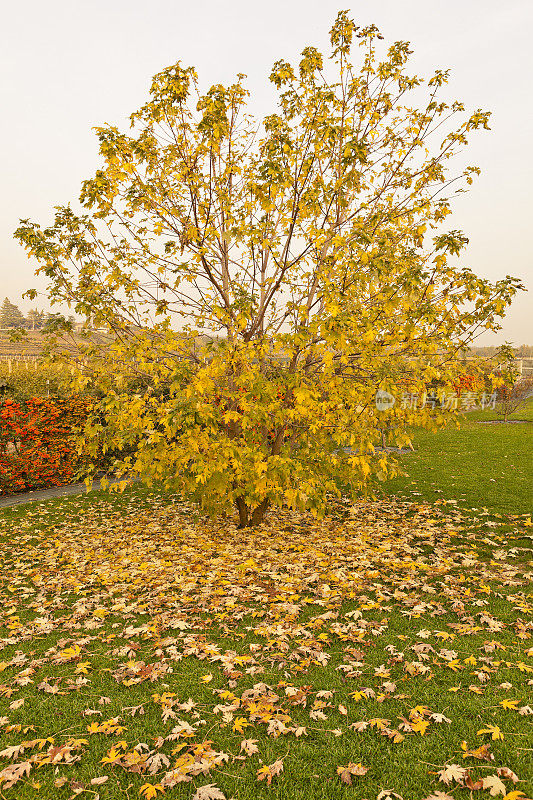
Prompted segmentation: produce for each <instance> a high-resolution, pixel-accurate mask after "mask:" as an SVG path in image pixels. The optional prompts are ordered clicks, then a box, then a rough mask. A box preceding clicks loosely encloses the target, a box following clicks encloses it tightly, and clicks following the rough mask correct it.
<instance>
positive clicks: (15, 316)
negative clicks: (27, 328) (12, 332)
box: [0, 297, 24, 328]
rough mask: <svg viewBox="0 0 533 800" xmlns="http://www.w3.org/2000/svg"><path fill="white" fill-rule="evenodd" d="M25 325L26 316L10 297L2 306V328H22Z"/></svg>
mask: <svg viewBox="0 0 533 800" xmlns="http://www.w3.org/2000/svg"><path fill="white" fill-rule="evenodd" d="M22 325H24V315H23V313H22V311H21V310H20V308H19V307H18V306H17V305H16V304H15V303H12V302H11V301H10V300H9V298H8V297H4V302H3V303H2V305H1V306H0V328H20V327H22Z"/></svg>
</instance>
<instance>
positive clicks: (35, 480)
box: [0, 397, 91, 494]
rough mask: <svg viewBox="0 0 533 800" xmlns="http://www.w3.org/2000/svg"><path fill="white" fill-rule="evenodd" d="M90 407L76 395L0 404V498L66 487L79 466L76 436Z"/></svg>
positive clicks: (7, 400) (83, 399) (7, 401)
mask: <svg viewBox="0 0 533 800" xmlns="http://www.w3.org/2000/svg"><path fill="white" fill-rule="evenodd" d="M90 404H91V401H90V400H89V399H87V398H79V397H69V398H53V399H52V398H41V397H32V398H30V399H29V400H26V401H25V402H20V403H17V402H15V401H14V400H11V399H6V400H4V401H3V402H2V401H0V494H12V493H15V492H22V491H27V490H30V489H37V488H46V487H52V486H63V485H65V484H67V483H70V482H71V481H72V479H73V477H74V475H75V473H76V472H77V470H78V469H79V468H80V467H81V466H82V463H83V457H82V456H80V455H79V454H78V452H77V450H76V442H75V438H76V431H77V429H79V427H80V425H82V424H83V422H84V420H85V419H86V417H87V414H88V411H89V409H90Z"/></svg>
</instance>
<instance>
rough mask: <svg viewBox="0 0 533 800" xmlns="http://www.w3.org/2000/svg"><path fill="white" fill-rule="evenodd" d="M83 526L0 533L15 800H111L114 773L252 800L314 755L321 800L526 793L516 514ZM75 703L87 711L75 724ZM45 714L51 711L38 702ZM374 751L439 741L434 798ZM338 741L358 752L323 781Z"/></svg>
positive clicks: (104, 521) (527, 605) (31, 516)
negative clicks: (502, 750)
mask: <svg viewBox="0 0 533 800" xmlns="http://www.w3.org/2000/svg"><path fill="white" fill-rule="evenodd" d="M68 507H69V508H70V509H71V511H76V508H78V507H77V506H76V504H70V505H69V506H68ZM82 508H83V513H81V509H82ZM78 511H79V512H80V513H79V515H78V516H77V517H74V516H73V515H70V516H69V517H61V516H60V515H56V516H55V517H54V518H53V519H52V518H51V517H50V516H47V513H46V511H44V512H43V511H42V510H39V509H36V510H32V511H28V512H27V513H26V514H25V515H24V516H22V517H21V518H19V519H18V520H16V521H14V522H11V523H10V522H9V518H8V519H6V520H5V521H3V522H0V533H3V534H4V536H7V541H6V545H5V550H4V556H3V564H2V588H1V594H0V599H1V600H2V609H3V611H2V618H3V619H2V622H3V626H4V627H3V629H2V631H1V632H0V635H1V639H0V646H1V648H2V651H3V653H1V654H0V659H1V661H0V672H1V676H0V680H1V681H2V684H1V685H0V695H1V703H2V707H1V708H0V724H1V726H2V729H3V734H4V737H3V738H4V740H5V747H4V748H3V749H2V750H1V751H0V758H1V759H3V760H4V762H6V763H5V766H3V768H2V769H1V770H0V790H1V791H2V792H3V794H4V795H5V796H6V797H10V796H13V797H15V796H20V793H21V791H22V790H24V791H26V792H27V793H28V794H27V795H25V796H31V793H30V790H33V791H34V792H35V793H36V796H37V794H38V793H39V788H40V786H41V782H42V783H43V785H46V787H47V791H48V792H50V787H51V786H52V785H53V786H54V787H55V790H56V791H58V792H59V793H60V792H61V791H63V792H65V794H64V796H65V797H67V796H68V797H74V796H77V795H78V794H81V793H83V792H86V791H87V792H91V794H87V795H86V796H87V797H89V796H90V797H92V798H95V797H97V796H101V797H102V800H103V799H104V798H105V797H116V796H122V794H120V792H121V791H122V792H123V788H121V787H124V784H123V783H121V781H122V780H123V777H125V776H127V778H128V786H130V785H131V786H134V787H135V791H136V792H137V793H138V795H140V796H141V797H145V798H151V797H154V798H155V797H159V796H162V795H163V794H165V793H167V792H171V791H172V790H174V792H176V791H178V792H179V791H182V790H183V791H184V792H185V793H184V794H180V795H179V796H183V797H188V798H189V797H193V796H194V798H196V799H197V800H200V798H224V797H227V794H225V792H224V788H223V787H224V783H225V782H226V785H232V786H234V785H235V784H234V783H233V784H231V782H228V779H229V778H231V777H232V776H235V778H239V780H240V781H241V784H242V781H243V780H246V781H248V782H253V783H254V784H255V788H254V790H253V792H252V793H248V794H246V795H242V796H243V797H244V796H246V797H252V796H254V795H255V796H259V795H260V793H261V792H262V791H266V792H270V793H271V792H272V791H273V790H275V787H276V786H277V784H278V782H280V781H282V780H285V781H289V782H290V781H293V782H294V781H296V782H297V780H298V775H299V771H300V770H299V766H298V759H299V755H298V753H299V749H298V748H299V747H304V746H306V747H307V746H308V744H309V743H312V745H313V747H314V748H315V751H316V753H317V765H316V767H315V770H317V771H318V773H319V774H318V775H316V776H315V777H317V778H319V779H321V780H323V781H326V782H329V783H331V786H332V789H331V793H330V795H327V796H332V797H337V796H338V797H341V796H342V797H344V796H347V797H348V796H354V797H355V796H361V797H363V796H364V797H367V796H368V794H367V789H366V788H365V786H367V787H371V786H376V787H378V788H379V787H381V788H380V790H379V791H380V794H381V796H384V795H383V792H385V793H386V792H388V793H389V795H390V796H391V797H395V796H398V794H397V792H400V793H402V796H403V798H404V800H409V798H410V797H413V798H422V797H425V796H426V795H431V796H434V797H446V794H445V792H442V791H441V789H444V788H446V789H447V791H450V790H451V788H452V787H453V789H454V792H455V794H454V796H455V797H460V796H461V794H460V793H461V792H462V791H463V790H464V793H465V797H466V796H468V793H469V792H471V791H479V793H480V797H483V796H487V797H488V796H491V795H492V796H497V795H498V794H500V795H502V796H507V797H508V799H509V798H511V799H512V800H514V799H515V798H519V797H526V791H527V789H528V788H529V789H530V783H528V777H530V776H526V775H524V776H521V775H520V774H516V773H515V772H514V771H513V767H514V768H515V769H518V767H517V764H518V763H521V762H520V759H518V758H517V759H515V762H516V763H513V764H509V763H502V761H501V756H500V754H499V752H498V750H495V751H493V749H492V748H493V747H498V746H503V744H505V743H507V742H508V740H509V739H510V738H511V737H513V739H514V741H515V742H516V746H515V747H514V748H512V751H511V752H512V753H514V752H515V751H516V754H518V752H519V751H521V750H524V751H525V750H527V748H528V744H527V742H528V732H529V733H530V732H531V724H530V722H529V720H530V715H532V714H533V712H532V710H531V708H530V706H529V705H528V703H527V699H528V697H530V696H531V686H532V685H533V662H532V657H533V648H531V647H528V640H529V638H530V636H531V630H532V627H533V625H532V623H531V621H530V615H531V611H532V606H531V602H530V598H529V597H528V595H527V590H528V580H529V579H530V577H531V576H530V574H528V573H527V571H526V569H525V567H524V562H523V553H522V550H523V548H516V547H512V546H511V545H512V541H513V540H512V533H513V529H514V530H516V531H517V532H519V533H520V536H521V539H520V541H522V540H523V537H524V535H525V533H524V530H523V526H521V525H520V520H518V519H515V520H511V521H509V520H505V519H504V518H501V519H500V521H497V522H491V523H490V525H487V524H486V520H485V518H484V517H476V516H475V515H472V514H470V515H468V514H467V513H466V512H461V511H459V510H458V509H457V508H456V507H455V506H454V505H453V504H452V505H446V504H445V503H440V504H439V503H437V504H434V505H432V506H431V505H428V504H420V503H409V502H403V501H402V502H400V501H394V500H389V501H380V502H379V503H377V502H362V503H360V504H358V505H357V506H354V507H352V508H348V507H340V506H339V509H338V511H337V512H336V513H332V515H331V516H330V517H327V518H325V519H322V520H316V519H314V518H313V517H312V516H310V515H306V514H301V513H298V512H293V511H287V510H283V511H277V512H275V513H273V514H272V515H271V516H270V518H269V520H268V521H267V523H266V524H265V525H263V526H262V527H261V528H259V529H245V530H237V529H236V527H235V525H234V523H233V521H232V520H229V519H226V520H216V521H212V520H209V519H207V518H200V519H199V520H197V521H195V522H193V513H194V507H193V506H191V505H189V504H187V503H184V502H181V501H179V500H177V499H174V500H173V501H172V502H170V501H168V500H166V501H160V502H157V501H154V502H153V504H152V506H151V507H150V508H149V509H147V508H146V507H143V506H142V504H137V503H136V502H135V500H134V499H132V500H131V501H130V503H129V505H127V506H125V507H124V508H122V509H118V510H117V509H116V508H114V507H113V505H112V504H111V503H110V502H108V501H105V500H99V501H95V502H94V503H93V504H92V505H87V503H84V504H83V506H81V505H80V506H79V508H78ZM2 525H3V530H2V527H1V526H2ZM509 529H511V531H510V532H509ZM493 553H495V555H496V557H492V554H493ZM528 620H529V621H528ZM509 678H512V681H510V680H509ZM452 684H453V685H452ZM103 685H105V686H107V687H108V691H109V694H110V695H111V697H109V696H106V695H104V694H99V692H100V688H98V687H100V686H103ZM140 692H144V694H143V695H142V696H141V694H140ZM185 695H187V696H185ZM69 698H70V700H71V701H72V703H74V702H75V704H76V707H77V708H79V709H80V711H79V713H76V714H74V718H72V716H71V717H70V718H69V720H68V721H69V723H70V724H69V725H68V727H67V729H65V722H64V721H63V720H64V718H65V713H66V712H65V701H66V700H67V701H68V700H69ZM428 698H429V699H428ZM45 699H46V703H47V706H46V707H47V709H48V713H47V714H46V715H45V716H44V717H43V716H42V715H39V714H36V713H34V712H33V711H32V709H34V708H35V706H36V704H37V703H39V702H44V700H45ZM107 706H109V707H110V708H112V709H113V710H112V712H111V713H106V707H107ZM467 708H469V709H474V710H475V715H476V716H475V718H474V719H471V718H470V716H471V712H470V711H469V712H468V713H465V709H467ZM67 716H68V715H67ZM478 723H480V724H478ZM446 729H449V731H453V735H454V736H455V739H457V741H458V746H456V747H455V748H453V747H451V749H450V752H446V750H445V748H446V747H447V746H448V747H450V745H449V744H447V742H448V739H449V736H451V734H447V733H446ZM143 734H145V736H144V735H143ZM361 737H363V738H361ZM364 737H369V738H370V740H371V742H373V744H372V747H373V748H376V753H377V752H383V751H382V750H381V751H380V750H379V747H380V745H379V742H380V741H383V742H388V743H389V744H388V747H389V748H390V747H392V748H396V749H395V750H394V753H395V756H394V758H395V759H399V760H400V764H401V758H402V755H401V754H402V753H405V752H409V748H411V749H413V752H415V749H416V750H418V748H420V747H421V746H424V748H425V749H424V751H423V752H424V754H425V755H426V756H427V755H428V754H431V752H432V749H431V748H432V744H431V742H434V743H435V745H434V757H433V758H427V759H426V760H427V764H428V765H427V766H426V767H425V776H426V787H425V791H424V786H419V787H418V789H417V791H418V793H416V791H415V792H414V793H413V790H412V789H411V790H410V792H411V793H410V794H409V795H406V794H405V791H404V790H405V786H404V782H405V785H408V781H407V779H406V778H405V781H404V778H403V777H402V771H401V770H402V768H401V766H400V771H399V772H398V773H397V774H398V778H397V780H398V784H397V785H396V786H395V787H394V791H393V789H387V790H386V789H383V783H384V781H383V782H382V780H381V772H382V771H383V769H384V764H383V763H380V762H379V760H374V761H372V760H370V761H369V756H368V755H365V757H364V758H362V757H361V755H358V753H359V752H361V750H362V748H363V742H364ZM447 737H448V739H447ZM520 737H521V738H520ZM145 739H146V741H145ZM337 740H339V741H343V742H349V743H350V748H349V750H350V752H353V756H355V757H351V758H348V759H345V761H344V762H343V761H341V760H340V759H339V760H338V761H337V763H336V764H333V765H331V767H330V765H329V761H328V759H327V758H323V757H322V756H323V754H325V753H326V751H327V750H328V749H329V750H331V749H332V748H333V745H331V744H330V743H331V742H335V741H337ZM449 741H450V742H451V741H455V740H454V739H449ZM529 741H530V739H529ZM428 742H429V744H428ZM303 743H305V745H304V744H303ZM443 747H444V751H443ZM406 749H407V750H406ZM346 752H348V751H346ZM365 752H366V753H368V750H366V751H365ZM95 754H96V755H95ZM396 754H397V755H396ZM273 755H274V757H272V756H273ZM435 758H437V761H438V763H437V761H434V759H435ZM457 761H459V762H460V763H456V762H457ZM248 762H250V770H248V771H245V773H244V774H243V769H245V768H246V765H247V763H248ZM322 762H323V763H322ZM406 764H407V762H406ZM0 766H1V764H0ZM321 770H323V772H321ZM289 771H290V775H289V774H288V773H289ZM519 772H520V770H519V769H518V773H519ZM62 773H63V774H62ZM87 776H89V777H87ZM110 778H111V779H110ZM214 780H216V783H215V782H213V781H214ZM206 781H209V783H207V782H206ZM365 781H367V783H366V784H365ZM368 781H373V783H368ZM237 783H238V781H237ZM387 783H389V781H387ZM389 785H390V784H389ZM284 786H285V789H284V790H283V792H282V793H281V794H280V795H279V796H280V797H287V798H290V796H291V795H290V790H289V789H287V786H289V783H285V784H284ZM335 786H336V787H337V788H335ZM262 787H264V788H262ZM357 787H360V790H361V792H363V794H361V795H359V794H357V795H354V794H350V795H348V794H346V795H344V794H342V792H345V791H346V792H354V791H358V788H357ZM439 787H440V789H439ZM504 790H505V792H504ZM522 790H523V791H522ZM117 791H118V792H119V794H117ZM232 791H233V793H234V795H235V796H236V800H237V798H238V796H239V795H238V792H237V791H236V790H235V789H233V790H232ZM280 791H282V790H281V789H280ZM457 791H459V795H457ZM432 792H433V794H431V793H432ZM487 793H488V794H487ZM377 794H378V792H376V793H375V794H374V797H376V796H377ZM58 796H63V795H61V794H58ZM309 796H311V795H309ZM316 796H323V795H318V794H317V795H316ZM324 796H326V795H324Z"/></svg>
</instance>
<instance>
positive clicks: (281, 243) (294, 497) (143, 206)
mask: <svg viewBox="0 0 533 800" xmlns="http://www.w3.org/2000/svg"><path fill="white" fill-rule="evenodd" d="M382 38H383V37H382V36H381V35H380V33H379V31H378V29H377V28H376V27H375V26H369V27H365V28H360V27H358V26H356V25H355V23H354V22H353V21H352V20H351V19H350V18H349V17H348V16H347V14H346V13H345V12H340V13H339V15H338V16H337V18H336V20H335V22H334V25H333V27H332V29H331V32H330V41H331V52H330V54H329V58H327V59H325V58H324V56H323V55H322V54H321V53H320V52H319V51H318V50H317V49H316V48H314V47H306V48H305V49H304V50H303V52H302V57H301V60H300V62H299V64H298V65H297V66H293V65H291V64H289V63H288V62H285V61H278V62H277V63H276V64H275V65H274V67H273V70H272V72H271V75H270V80H271V81H272V83H273V84H274V86H275V87H276V89H277V90H278V94H279V101H278V106H277V108H276V110H275V111H274V113H272V114H271V115H269V116H267V117H266V118H265V119H264V120H263V121H262V122H261V123H259V122H258V121H257V120H255V119H254V118H253V116H252V115H251V114H250V113H249V112H248V97H249V93H248V90H247V89H246V88H245V84H244V77H245V76H244V75H238V76H237V79H236V81H235V82H234V83H233V84H232V85H230V86H223V85H221V84H217V85H214V86H212V87H211V88H210V89H209V90H208V91H207V92H205V93H202V91H201V89H200V86H199V82H198V78H197V75H196V72H195V70H194V69H193V68H192V67H185V66H183V65H182V64H181V63H180V62H178V63H177V64H174V65H173V66H170V67H168V68H167V69H165V70H163V71H162V72H161V73H159V74H158V75H156V76H155V77H154V79H153V82H152V86H151V91H150V97H149V99H148V101H147V102H146V104H145V105H144V106H143V107H142V108H141V109H140V110H138V111H137V112H135V113H134V114H132V116H131V131H130V133H125V132H122V131H120V130H119V129H118V128H116V127H114V126H111V125H106V126H104V127H100V128H97V134H98V138H99V142H100V153H101V156H102V166H101V168H100V169H99V170H98V171H97V172H96V174H95V176H94V177H93V178H91V179H89V180H87V181H85V182H84V184H83V187H82V191H81V196H80V200H81V203H82V205H83V206H84V210H82V212H81V213H77V212H76V211H74V210H73V209H72V208H71V207H70V206H63V207H58V208H57V209H56V215H55V220H54V223H53V224H52V225H50V226H49V227H47V228H42V227H40V226H39V225H38V224H36V223H33V222H30V221H29V220H24V221H22V222H21V225H20V227H19V229H18V230H17V232H16V236H17V237H18V238H19V239H20V241H21V242H22V243H23V244H24V246H25V247H26V248H27V250H28V253H29V254H30V255H31V256H34V257H36V258H37V259H38V260H39V262H40V271H41V272H44V274H45V275H46V276H47V278H48V280H49V296H50V299H51V300H52V302H66V303H68V304H69V305H70V306H71V307H72V308H73V309H75V310H76V312H77V313H78V314H81V315H82V316H84V317H85V318H87V319H88V320H91V321H92V324H93V325H94V326H96V327H106V328H107V329H108V330H109V332H110V334H111V336H110V337H109V339H108V340H106V342H105V345H102V344H98V343H97V342H95V341H91V340H90V338H88V339H87V343H86V346H85V348H84V351H83V352H82V354H81V355H82V357H83V359H84V360H85V361H86V362H87V367H86V372H85V377H84V379H83V380H84V381H85V382H91V383H92V384H94V385H95V386H98V387H99V389H100V390H101V391H102V394H103V399H102V401H101V404H100V407H99V409H98V415H97V416H95V417H94V419H93V421H92V423H91V424H89V426H88V428H87V433H88V434H89V435H90V436H91V437H92V438H93V441H94V442H95V445H94V446H95V447H96V446H97V444H96V443H97V442H98V443H100V444H102V443H103V445H104V447H105V448H110V449H113V448H119V450H120V452H121V455H120V457H119V459H118V462H117V468H118V469H119V470H120V471H121V473H122V474H124V475H125V476H132V475H137V476H140V477H141V478H142V479H143V480H145V481H147V482H150V481H154V480H162V481H163V482H164V483H165V484H166V485H167V487H169V488H174V489H184V490H187V491H188V492H193V493H194V494H195V495H196V496H197V497H198V499H199V500H200V502H201V503H202V505H203V506H204V507H205V508H206V509H207V510H209V511H220V510H221V509H228V508H229V507H230V506H231V505H232V504H236V505H237V507H238V509H239V514H240V521H241V524H242V525H246V524H249V523H250V522H252V523H256V522H260V521H261V519H262V515H263V513H264V511H265V509H266V508H267V507H268V505H269V504H270V503H275V504H284V503H286V504H288V505H290V506H294V507H300V508H302V507H308V508H311V509H312V510H314V511H316V512H317V513H319V512H320V511H321V509H323V507H324V503H325V501H326V497H327V494H328V493H329V492H336V493H338V492H339V491H340V489H339V486H340V485H343V486H344V487H345V488H346V489H347V490H353V491H357V490H358V489H360V488H361V487H362V486H363V485H364V484H365V482H366V481H367V478H368V477H369V476H370V475H377V477H379V478H381V479H384V478H386V477H387V475H389V474H391V473H392V472H393V471H394V465H393V464H392V462H390V460H389V459H388V457H387V454H386V453H383V452H377V451H375V445H376V443H377V442H378V441H380V439H381V432H382V430H383V428H384V427H389V428H390V429H391V430H392V431H393V435H394V437H395V441H396V442H397V443H398V444H402V443H405V442H406V441H408V435H407V432H406V431H407V427H408V426H409V425H412V424H421V425H434V424H438V423H439V421H441V420H442V418H443V413H441V412H440V411H439V410H438V409H432V408H429V407H428V406H427V405H425V404H423V403H421V404H419V405H422V406H424V407H422V408H420V407H419V408H415V407H413V406H412V404H411V406H409V407H407V406H405V407H404V406H403V405H402V404H401V403H400V402H399V398H400V396H402V394H403V393H405V392H409V393H410V394H420V395H421V396H422V395H423V394H424V393H426V392H427V390H428V387H430V386H437V385H438V386H439V387H440V390H441V391H444V390H445V389H446V387H448V386H451V384H452V382H453V380H454V377H456V375H457V372H458V370H460V369H461V367H460V363H459V360H458V358H457V354H458V353H459V352H460V351H462V350H464V348H465V347H467V346H468V345H469V344H470V343H471V342H472V341H474V339H475V336H476V335H477V334H479V332H480V331H483V330H497V329H498V327H499V324H498V319H499V318H500V317H501V316H502V315H503V313H504V311H505V308H506V306H507V305H508V304H509V302H510V301H511V298H512V296H513V294H514V293H515V292H516V291H517V289H518V288H520V284H519V282H518V281H517V280H516V279H513V278H510V277H506V278H505V279H503V280H500V281H497V282H496V283H491V282H490V281H488V280H485V279H482V278H481V277H479V276H477V275H475V274H474V273H473V272H472V271H471V270H470V269H469V268H468V267H465V266H462V265H461V263H460V261H459V259H458V258H457V256H458V254H460V252H461V250H462V249H463V248H464V247H465V245H466V244H467V242H468V240H467V238H466V236H465V235H464V234H463V233H462V232H461V231H458V230H451V231H446V230H445V228H444V225H443V223H444V221H445V220H446V217H447V216H448V214H449V213H450V211H451V201H452V199H453V196H454V194H456V193H457V192H460V191H463V190H464V189H465V187H466V186H467V185H468V184H470V183H471V182H472V179H473V176H474V175H475V174H476V173H477V172H478V171H479V170H478V169H477V168H476V167H472V166H468V167H466V168H464V169H458V170H457V171H456V172H454V171H453V170H454V168H453V164H454V161H453V157H454V156H455V155H457V153H458V152H460V151H461V150H463V148H464V147H465V145H466V144H467V142H468V138H469V136H470V134H471V133H472V132H474V131H476V130H478V129H483V128H488V121H489V114H488V113H487V112H485V111H482V110H479V109H478V110H474V111H471V112H466V111H465V108H464V106H463V104H462V103H460V102H447V101H446V100H444V99H442V95H443V87H445V84H446V82H447V78H448V72H447V71H441V70H438V71H436V72H435V73H434V74H433V75H432V76H431V77H429V79H423V78H421V77H418V76H416V75H411V74H409V72H408V69H407V65H408V60H409V56H410V54H411V51H410V48H409V44H408V43H407V42H395V43H393V44H392V45H391V46H390V47H388V48H386V47H385V46H384V45H382V44H381V40H382ZM200 334H203V338H202V339H200V338H199V337H200ZM193 343H194V346H193ZM134 375H138V376H142V377H143V379H144V380H145V383H144V385H145V387H146V389H145V390H143V391H141V392H137V393H136V394H135V395H132V394H131V393H129V392H128V391H126V388H125V387H126V386H127V381H128V379H129V378H131V377H132V376H134ZM378 389H383V390H385V391H387V392H389V393H390V394H392V395H393V396H394V397H396V398H397V399H398V402H396V403H395V405H394V406H393V407H392V408H390V409H389V410H388V411H379V410H378V408H377V407H376V404H375V401H374V398H375V395H376V391H377V390H378Z"/></svg>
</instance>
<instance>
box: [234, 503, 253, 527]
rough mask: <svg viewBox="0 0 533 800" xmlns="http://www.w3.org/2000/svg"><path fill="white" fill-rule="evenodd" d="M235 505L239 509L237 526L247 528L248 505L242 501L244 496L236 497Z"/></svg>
mask: <svg viewBox="0 0 533 800" xmlns="http://www.w3.org/2000/svg"><path fill="white" fill-rule="evenodd" d="M235 505H236V506H237V508H238V510H239V528H247V527H248V525H249V524H250V523H249V521H248V506H247V505H246V503H245V502H244V497H237V499H236V500H235Z"/></svg>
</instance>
